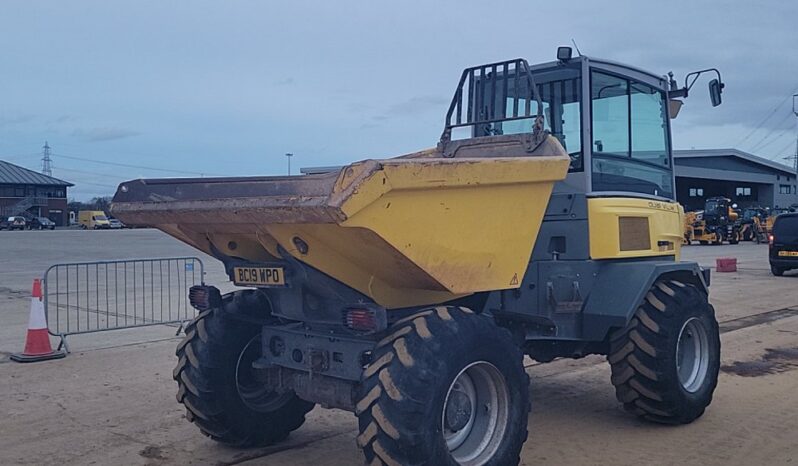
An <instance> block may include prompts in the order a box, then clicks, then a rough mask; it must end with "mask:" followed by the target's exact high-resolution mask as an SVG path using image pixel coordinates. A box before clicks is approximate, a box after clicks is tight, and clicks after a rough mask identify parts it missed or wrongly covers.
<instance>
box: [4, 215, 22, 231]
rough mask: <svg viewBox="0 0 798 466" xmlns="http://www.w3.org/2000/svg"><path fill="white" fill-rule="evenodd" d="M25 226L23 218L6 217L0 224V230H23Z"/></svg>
mask: <svg viewBox="0 0 798 466" xmlns="http://www.w3.org/2000/svg"><path fill="white" fill-rule="evenodd" d="M26 224H27V222H26V221H25V217H8V218H6V219H3V221H2V222H0V230H24V229H25V225H26Z"/></svg>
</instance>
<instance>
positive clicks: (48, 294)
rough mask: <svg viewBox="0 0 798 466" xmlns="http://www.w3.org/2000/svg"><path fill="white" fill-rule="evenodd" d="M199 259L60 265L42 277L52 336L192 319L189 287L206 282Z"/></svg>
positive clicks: (172, 322) (63, 339)
mask: <svg viewBox="0 0 798 466" xmlns="http://www.w3.org/2000/svg"><path fill="white" fill-rule="evenodd" d="M204 274H205V269H204V265H203V263H202V261H201V260H200V259H199V258H196V257H170V258H162V259H133V260H119V261H98V262H74V263H65V264H56V265H53V266H51V267H50V268H48V269H47V271H46V272H45V273H44V290H43V294H44V308H45V312H46V315H47V327H48V329H49V331H50V334H52V335H54V336H58V337H61V345H60V346H66V337H67V336H68V335H76V334H83V333H92V332H100V331H105V330H117V329H125V328H133V327H143V326H148V325H161V324H175V323H182V322H185V321H187V320H190V319H192V318H193V317H194V316H195V310H194V308H192V307H191V305H190V304H189V302H188V289H189V288H190V287H191V286H193V285H199V284H201V283H202V282H203V276H204Z"/></svg>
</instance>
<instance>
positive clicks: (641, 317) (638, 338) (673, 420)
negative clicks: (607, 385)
mask: <svg viewBox="0 0 798 466" xmlns="http://www.w3.org/2000/svg"><path fill="white" fill-rule="evenodd" d="M608 360H609V362H610V366H611V368H612V384H613V385H614V386H615V394H616V396H617V398H618V401H620V402H621V403H623V404H624V407H625V408H626V409H627V410H629V411H631V412H633V413H635V414H637V415H639V416H640V417H643V418H645V419H648V420H650V421H654V422H659V423H665V424H687V423H690V422H692V421H694V420H695V419H697V418H698V417H700V416H701V415H702V414H703V413H704V410H705V409H706V407H707V406H709V404H710V403H711V402H712V395H713V393H714V391H715V386H716V385H717V383H718V371H719V369H720V332H719V330H718V323H717V321H716V320H715V312H714V309H713V308H712V305H711V304H709V302H708V300H707V295H706V294H705V293H703V292H701V291H699V290H698V288H696V287H695V286H693V285H688V284H685V283H681V282H678V281H675V280H666V281H659V282H657V283H656V284H655V285H654V286H653V287H652V288H651V290H649V292H648V294H647V295H646V297H645V299H644V301H643V304H641V305H640V307H639V308H638V309H637V312H636V313H635V315H634V317H633V318H632V320H631V321H630V322H629V325H628V326H627V327H626V328H625V329H622V330H620V331H618V332H616V333H615V334H613V335H612V337H611V342H610V355H609V356H608Z"/></svg>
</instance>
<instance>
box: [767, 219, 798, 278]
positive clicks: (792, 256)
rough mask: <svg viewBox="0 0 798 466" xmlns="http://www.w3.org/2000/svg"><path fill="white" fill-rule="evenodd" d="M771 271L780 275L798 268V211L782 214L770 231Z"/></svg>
mask: <svg viewBox="0 0 798 466" xmlns="http://www.w3.org/2000/svg"><path fill="white" fill-rule="evenodd" d="M769 240H770V241H769V243H770V255H769V257H770V271H771V272H773V275H775V276H777V277H780V276H782V275H783V274H784V272H786V271H787V270H790V269H798V213H790V214H781V215H779V216H778V217H776V221H775V222H773V230H772V231H771V232H770V238H769Z"/></svg>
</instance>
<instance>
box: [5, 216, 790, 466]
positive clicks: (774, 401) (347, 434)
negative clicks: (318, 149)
mask: <svg viewBox="0 0 798 466" xmlns="http://www.w3.org/2000/svg"><path fill="white" fill-rule="evenodd" d="M0 233H2V234H0V258H2V261H3V266H2V267H0V394H1V395H2V396H0V415H2V416H3V420H2V422H0V464H3V465H11V464H42V463H60V464H67V465H73V464H74V465H82V464H103V465H105V464H132V465H136V464H141V465H145V464H146V465H181V464H216V465H232V464H247V465H256V464H269V465H286V466H288V465H292V466H293V465H354V464H361V462H362V459H361V455H360V452H359V451H358V448H357V446H356V445H355V436H356V428H357V424H356V421H355V418H354V416H353V415H351V414H349V413H346V412H341V411H328V410H323V409H320V408H316V409H315V410H313V411H312V412H311V413H310V414H309V416H308V420H307V423H306V424H305V425H304V426H303V427H302V428H300V429H299V430H298V431H296V432H294V433H293V434H292V435H291V436H290V437H289V439H288V440H287V441H286V442H284V443H282V444H279V445H276V446H273V447H270V448H264V449H249V450H234V449H230V448H226V447H223V446H220V445H217V444H215V443H214V442H212V441H210V440H208V439H206V438H205V437H203V436H202V435H201V434H200V433H199V432H198V431H197V430H196V429H195V428H194V426H193V425H191V424H189V423H188V422H186V420H185V418H184V412H183V410H182V409H181V407H180V405H178V404H177V403H176V401H175V398H174V394H175V391H176V385H175V383H174V382H173V381H172V376H171V372H172V368H173V366H174V364H175V362H176V360H175V357H174V348H175V345H176V344H177V341H178V340H177V339H176V338H175V337H174V336H173V335H174V328H168V327H151V328H144V329H135V330H125V331H116V332H104V333H98V334H94V335H90V336H76V337H73V338H72V339H71V340H70V344H71V349H72V351H73V353H72V354H70V355H69V356H68V357H67V358H65V359H62V360H57V361H49V362H43V363H37V364H30V365H23V364H17V363H14V362H10V361H9V360H8V359H7V355H8V354H9V353H10V352H13V351H18V350H20V349H21V348H22V346H23V344H24V335H25V326H26V323H27V317H28V308H29V302H30V301H29V298H28V292H29V289H30V281H31V279H32V278H33V277H35V276H38V275H40V274H41V272H42V271H43V270H44V269H45V268H46V266H47V265H49V264H51V263H55V262H62V261H67V260H69V261H72V260H76V259H77V260H96V259H110V258H133V257H164V256H174V255H185V254H191V255H193V254H196V253H195V252H194V251H193V250H191V249H189V248H188V247H186V246H183V245H181V244H179V243H177V242H175V241H174V240H172V239H171V238H168V237H166V236H164V235H162V234H160V233H158V232H156V231H153V230H134V231H100V232H83V231H55V232H13V233H12V232H0ZM766 251H767V246H764V245H754V244H741V245H737V246H716V247H713V246H705V247H702V246H691V247H687V248H685V249H684V258H685V259H688V260H697V261H699V262H701V263H702V264H703V265H706V266H710V265H714V260H715V258H717V257H737V258H738V262H739V267H740V270H739V271H738V272H736V273H726V274H720V273H713V283H712V287H711V290H712V291H711V300H712V302H713V304H714V306H715V308H716V310H717V316H718V319H719V320H720V321H721V329H722V332H723V334H722V343H723V349H722V358H723V368H722V373H721V376H720V382H719V385H718V389H717V391H716V393H715V399H714V401H713V403H712V405H711V406H710V408H709V409H708V411H707V413H706V414H705V415H704V416H703V417H702V418H701V419H699V420H698V421H697V422H695V423H693V424H691V425H688V426H680V427H664V426H658V425H650V424H647V423H644V422H640V421H638V420H636V419H635V418H633V417H630V416H629V415H627V414H626V413H625V412H624V411H623V410H622V409H621V408H620V406H619V405H618V403H617V402H616V400H615V397H614V392H613V389H612V386H611V385H610V382H609V367H608V365H607V364H606V362H605V361H604V359H603V358H600V357H589V358H585V359H582V360H577V361H573V360H557V361H554V362H552V363H549V364H536V363H532V362H531V361H530V364H529V367H528V373H529V375H530V377H531V395H532V399H533V412H532V414H531V415H530V417H529V430H530V436H529V440H528V441H527V443H526V445H525V447H524V451H523V454H522V464H529V465H532V464H556V465H570V464H574V465H576V464H580V465H584V464H590V465H592V464H596V465H599V464H601V465H603V464H612V465H627V464H628V465H633V464H634V465H640V464H656V465H668V464H724V465H725V464H731V465H736V464H739V465H749V464H796V463H798V444H796V438H798V434H796V432H798V397H796V393H798V276H796V274H795V273H794V272H793V273H792V274H791V276H785V277H782V278H776V277H773V276H772V275H770V272H769V269H768V265H767V258H766ZM203 259H204V260H206V266H207V271H208V281H209V282H212V283H223V281H224V277H223V275H222V273H221V267H219V265H218V264H217V263H215V261H213V260H212V259H210V258H207V257H203ZM54 341H55V340H54Z"/></svg>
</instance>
